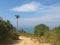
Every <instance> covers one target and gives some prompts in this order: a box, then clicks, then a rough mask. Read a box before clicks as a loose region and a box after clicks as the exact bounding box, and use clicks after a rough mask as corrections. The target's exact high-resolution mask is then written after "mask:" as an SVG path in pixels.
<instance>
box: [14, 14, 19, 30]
mask: <svg viewBox="0 0 60 45" xmlns="http://www.w3.org/2000/svg"><path fill="white" fill-rule="evenodd" d="M15 17H16V19H17V29H18V18H20V16H19V15H15Z"/></svg>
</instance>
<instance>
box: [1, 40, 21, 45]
mask: <svg viewBox="0 0 60 45" xmlns="http://www.w3.org/2000/svg"><path fill="white" fill-rule="evenodd" d="M20 41H22V40H13V41H11V42H8V43H6V42H4V43H0V45H14V44H16V43H19V42H20Z"/></svg>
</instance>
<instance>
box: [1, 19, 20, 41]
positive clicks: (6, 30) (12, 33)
mask: <svg viewBox="0 0 60 45" xmlns="http://www.w3.org/2000/svg"><path fill="white" fill-rule="evenodd" d="M18 36H19V35H18V31H17V30H16V29H15V27H13V25H12V24H11V23H10V21H8V20H7V21H4V20H2V19H0V42H6V41H7V42H8V41H12V40H15V39H18Z"/></svg>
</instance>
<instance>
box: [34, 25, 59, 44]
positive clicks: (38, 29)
mask: <svg viewBox="0 0 60 45" xmlns="http://www.w3.org/2000/svg"><path fill="white" fill-rule="evenodd" d="M34 34H35V35H36V36H38V37H39V38H40V37H42V38H43V39H45V42H50V43H52V45H60V26H58V27H55V28H54V29H52V30H50V28H49V27H48V26H47V25H45V24H40V25H37V26H35V28H34Z"/></svg>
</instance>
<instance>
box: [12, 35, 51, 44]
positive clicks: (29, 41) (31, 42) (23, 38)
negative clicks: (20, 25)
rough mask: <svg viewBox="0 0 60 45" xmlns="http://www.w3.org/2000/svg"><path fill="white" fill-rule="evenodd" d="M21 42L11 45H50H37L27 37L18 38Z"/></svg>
mask: <svg viewBox="0 0 60 45" xmlns="http://www.w3.org/2000/svg"><path fill="white" fill-rule="evenodd" d="M19 38H20V39H21V40H19V41H18V43H16V44H13V45H51V44H49V43H39V42H38V41H36V40H35V39H31V38H29V37H24V36H20V37H19Z"/></svg>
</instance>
